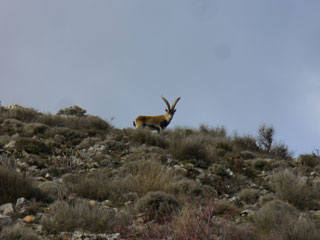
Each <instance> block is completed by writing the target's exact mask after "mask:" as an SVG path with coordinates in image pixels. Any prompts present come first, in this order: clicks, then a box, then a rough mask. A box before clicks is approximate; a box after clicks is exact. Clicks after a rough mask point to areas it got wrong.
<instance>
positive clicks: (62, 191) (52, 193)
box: [39, 181, 68, 200]
mask: <svg viewBox="0 0 320 240" xmlns="http://www.w3.org/2000/svg"><path fill="white" fill-rule="evenodd" d="M39 189H40V190H41V191H42V192H44V193H46V194H47V195H48V197H50V199H52V200H58V199H62V198H64V197H66V196H67V194H68V191H67V189H66V187H65V186H63V185H61V184H58V183H56V182H52V181H45V182H42V183H40V184H39Z"/></svg>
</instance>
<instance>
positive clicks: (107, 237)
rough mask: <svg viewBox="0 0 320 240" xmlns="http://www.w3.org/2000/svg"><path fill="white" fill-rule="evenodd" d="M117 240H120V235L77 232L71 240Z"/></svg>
mask: <svg viewBox="0 0 320 240" xmlns="http://www.w3.org/2000/svg"><path fill="white" fill-rule="evenodd" d="M82 239H88V240H98V239H99V240H117V239H120V233H113V234H104V233H102V234H92V233H82V232H79V231H76V232H74V233H73V234H72V237H71V240H82Z"/></svg>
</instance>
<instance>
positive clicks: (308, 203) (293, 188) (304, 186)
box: [271, 169, 320, 209]
mask: <svg viewBox="0 0 320 240" xmlns="http://www.w3.org/2000/svg"><path fill="white" fill-rule="evenodd" d="M271 184H272V187H273V189H274V190H275V192H276V194H277V195H278V197H279V198H280V199H282V200H284V201H288V202H289V203H291V204H292V205H294V206H296V207H297V208H299V209H312V208H313V207H314V204H315V201H317V200H319V197H320V194H319V190H320V188H319V185H318V184H314V183H313V182H308V178H306V177H303V176H301V175H300V174H296V173H294V172H293V171H292V170H289V169H285V170H279V171H278V172H277V173H276V174H274V175H273V176H272V178H271Z"/></svg>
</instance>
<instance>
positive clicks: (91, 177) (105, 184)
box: [63, 171, 130, 204]
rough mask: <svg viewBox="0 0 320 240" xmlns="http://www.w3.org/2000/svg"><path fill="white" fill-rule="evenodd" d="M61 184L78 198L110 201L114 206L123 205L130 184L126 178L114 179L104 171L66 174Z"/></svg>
mask: <svg viewBox="0 0 320 240" xmlns="http://www.w3.org/2000/svg"><path fill="white" fill-rule="evenodd" d="M63 182H64V184H65V185H66V186H67V188H68V189H69V190H70V192H74V193H76V194H77V195H78V196H81V197H84V198H88V199H95V200H99V201H103V200H106V199H110V200H112V201H115V204H123V202H124V201H126V199H125V198H124V194H125V193H128V192H130V182H128V180H127V178H115V177H111V176H109V175H108V174H107V173H105V172H104V171H97V172H93V173H88V174H82V175H76V174H67V175H65V176H64V177H63Z"/></svg>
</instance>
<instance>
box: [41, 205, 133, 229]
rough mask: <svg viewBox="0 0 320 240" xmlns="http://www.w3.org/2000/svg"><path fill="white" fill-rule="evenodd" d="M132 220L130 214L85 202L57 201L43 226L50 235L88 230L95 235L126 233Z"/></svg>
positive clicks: (43, 221)
mask: <svg viewBox="0 0 320 240" xmlns="http://www.w3.org/2000/svg"><path fill="white" fill-rule="evenodd" d="M131 221H132V219H131V216H130V215H129V214H128V213H125V212H119V213H117V212H115V211H114V210H112V209H105V208H102V207H99V206H94V205H90V204H89V203H88V202H85V201H75V202H73V203H68V202H65V201H57V202H55V203H53V204H52V205H51V206H50V210H49V215H48V216H47V217H45V218H44V219H43V220H42V224H43V226H44V228H45V229H46V231H48V232H49V233H58V232H61V231H75V230H77V229H81V230H87V231H90V232H94V233H114V232H118V231H119V232H124V231H125V228H126V227H127V226H128V225H129V224H130V223H131Z"/></svg>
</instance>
